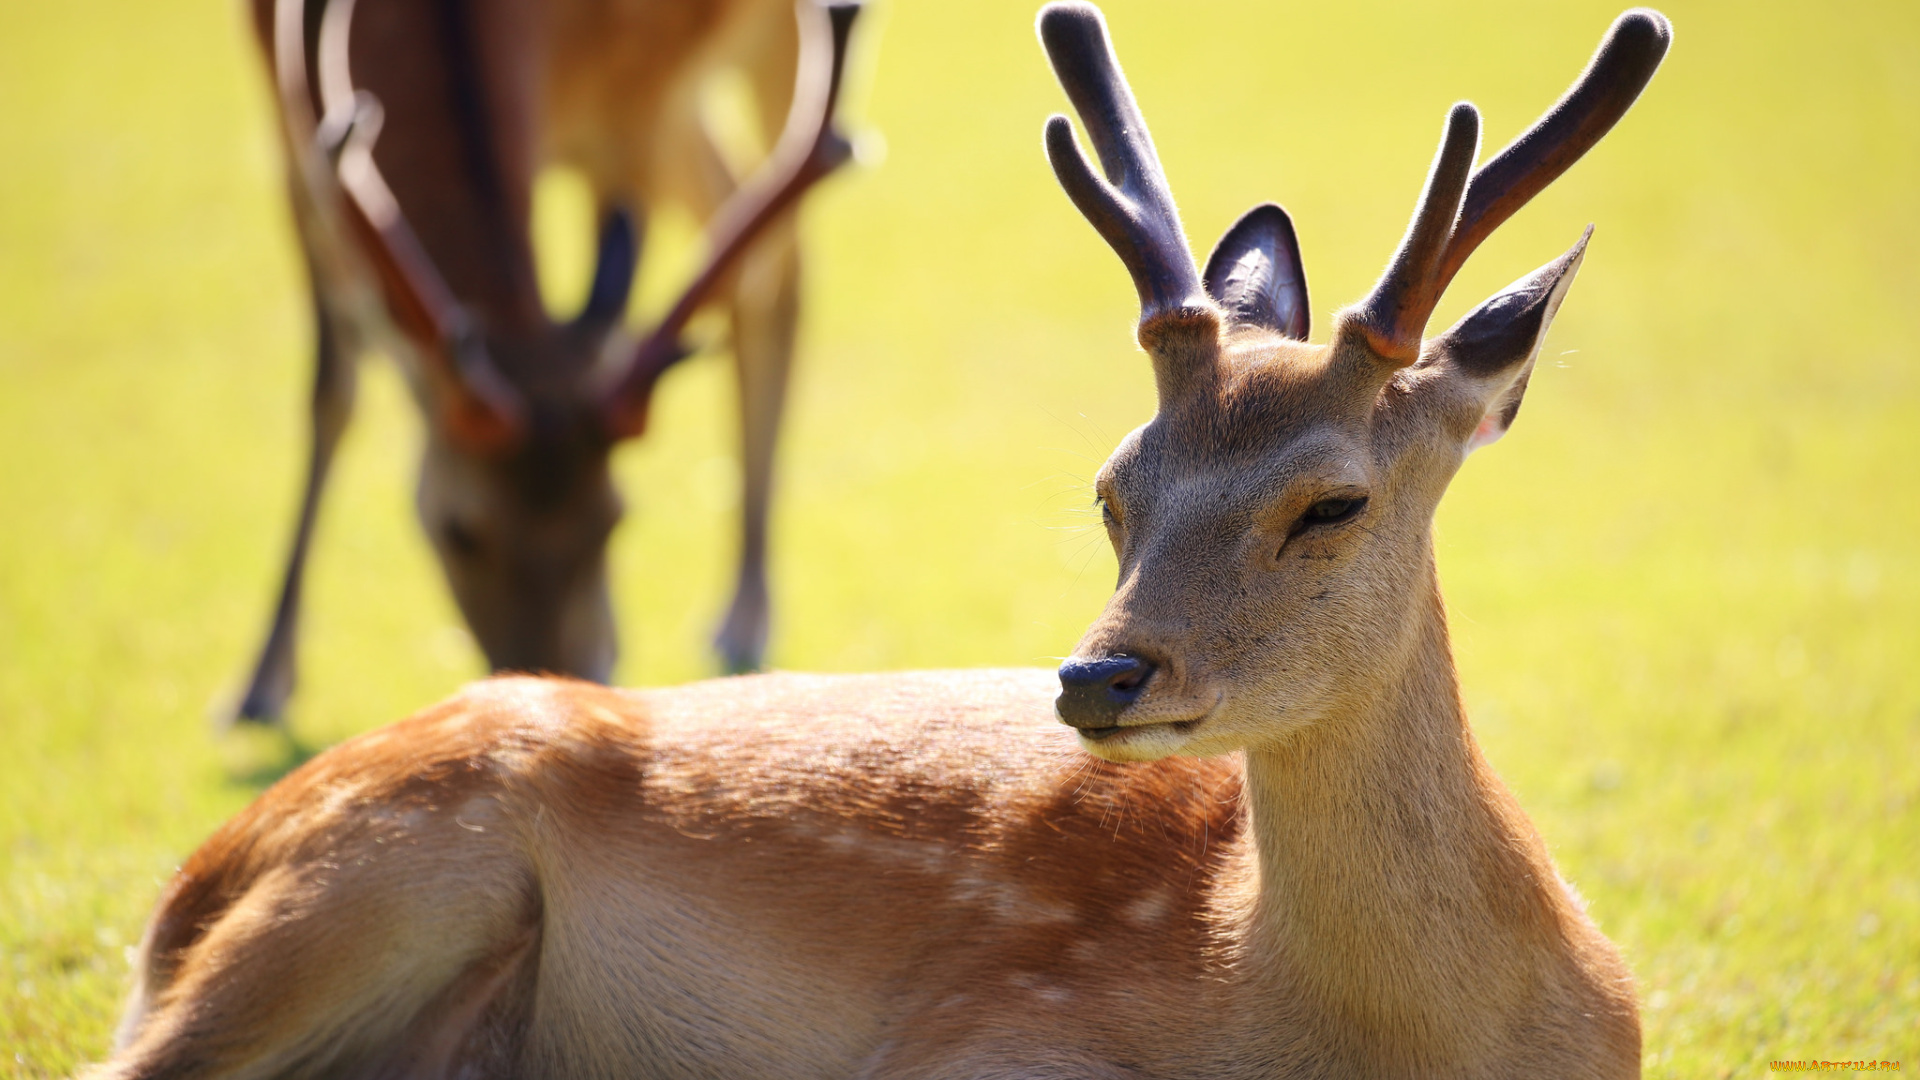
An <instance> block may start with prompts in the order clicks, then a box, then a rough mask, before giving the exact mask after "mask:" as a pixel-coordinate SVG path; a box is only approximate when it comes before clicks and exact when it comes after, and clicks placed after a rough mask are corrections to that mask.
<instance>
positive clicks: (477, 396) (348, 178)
mask: <svg viewBox="0 0 1920 1080" xmlns="http://www.w3.org/2000/svg"><path fill="white" fill-rule="evenodd" d="M353 8H354V0H337V2H335V3H331V4H328V5H327V6H326V7H325V8H324V10H323V13H322V16H321V28H320V37H319V43H318V49H317V60H318V66H319V68H320V75H321V94H320V95H319V97H320V100H321V101H322V102H323V103H324V104H325V106H326V115H325V118H324V119H323V120H322V121H320V122H319V123H315V121H314V115H313V101H314V97H315V95H314V93H313V88H312V84H311V81H310V80H309V78H308V75H307V48H306V46H307V36H306V10H305V9H306V3H305V0H278V3H277V5H276V7H275V10H274V67H275V69H276V76H277V79H276V81H277V84H278V86H279V90H280V103H281V109H282V112H283V113H284V115H285V116H286V123H287V137H288V140H289V142H290V143H291V144H292V147H293V158H294V160H295V161H296V162H297V163H298V164H297V165H296V168H297V169H299V171H300V173H301V176H302V179H303V181H304V183H305V185H306V187H307V189H308V191H309V193H310V194H311V195H312V197H313V198H312V201H313V203H314V209H315V212H317V213H321V214H328V215H331V214H334V213H339V212H344V214H345V217H346V218H347V221H348V223H349V225H350V226H351V228H352V230H353V232H354V233H355V234H356V235H357V236H358V237H359V238H360V241H361V243H360V245H359V246H360V248H361V250H362V254H363V255H364V256H365V257H366V259H367V261H368V262H370V263H371V264H373V267H374V270H375V271H376V272H377V273H378V274H379V275H380V280H381V283H382V284H383V285H384V286H385V292H386V295H387V297H388V300H389V302H390V305H391V307H392V308H393V313H394V316H395V319H396V321H397V322H398V323H399V324H400V326H401V329H402V330H403V331H404V332H405V333H407V334H408V336H410V337H412V338H413V339H414V341H415V343H416V344H417V345H418V346H419V353H420V356H421V357H422V360H423V362H424V367H425V370H424V371H422V372H421V374H422V376H423V378H424V381H425V382H426V383H427V386H428V391H429V393H430V395H431V397H432V399H433V401H434V402H435V404H436V406H437V408H438V409H439V410H440V416H439V417H438V420H439V423H440V424H441V425H442V427H443V429H444V430H446V431H447V432H448V434H449V435H450V436H452V437H453V438H455V439H458V440H459V441H461V442H463V443H465V444H467V445H469V446H472V447H474V448H476V449H480V450H491V451H498V450H502V449H506V448H507V447H510V446H511V445H513V443H514V442H516V441H517V440H518V439H519V438H520V437H521V435H522V434H523V433H524V431H525V426H526V418H525V409H524V406H523V405H522V402H521V400H520V396H519V394H518V392H517V391H515V390H514V388H513V386H512V385H511V384H510V383H508V382H507V381H506V379H504V378H503V377H501V375H500V373H499V371H498V369H496V368H495V367H494V365H493V362H492V360H491V358H489V357H488V355H487V352H486V346H485V344H484V342H483V341H482V340H481V338H480V334H479V330H478V328H477V327H476V326H475V325H474V323H473V320H472V318H471V317H470V316H469V315H468V314H467V312H466V309H465V308H464V307H463V306H462V305H461V304H460V302H459V300H458V299H457V298H456V297H455V296H454V295H453V290H452V289H450V288H449V287H448V286H447V283H446V279H444V278H442V277H441V276H440V273H439V271H438V270H437V269H435V267H434V265H433V260H432V259H431V258H429V257H428V255H427V253H426V250H425V249H424V248H423V247H421V245H420V241H419V238H418V237H417V236H415V235H414V232H413V229H412V228H411V227H410V226H409V225H408V224H407V220H406V217H405V216H404V215H403V214H402V213H401V212H400V204H399V203H398V202H397V201H395V199H394V197H393V191H392V189H390V188H388V187H387V183H386V180H385V179H384V178H382V177H381V175H380V170H379V168H378V166H376V165H375V164H374V160H373V142H374V139H375V138H377V137H378V135H379V131H380V122H381V119H382V113H381V109H380V103H379V101H378V100H377V99H375V98H374V97H373V95H372V94H369V93H367V92H365V91H355V90H354V89H353V86H352V80H351V76H350V74H349V69H348V65H347V39H348V34H349V31H350V29H351V26H352V20H353ZM343 195H344V198H343V197H341V196H343Z"/></svg>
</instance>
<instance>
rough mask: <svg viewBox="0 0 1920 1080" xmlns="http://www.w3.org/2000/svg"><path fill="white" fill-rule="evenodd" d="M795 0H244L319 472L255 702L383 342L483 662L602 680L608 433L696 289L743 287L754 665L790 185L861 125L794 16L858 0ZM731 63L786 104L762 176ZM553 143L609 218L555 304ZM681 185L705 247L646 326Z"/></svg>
mask: <svg viewBox="0 0 1920 1080" xmlns="http://www.w3.org/2000/svg"><path fill="white" fill-rule="evenodd" d="M799 2H800V7H799V10H798V16H799V18H798V20H796V18H795V15H796V11H795V8H794V0H695V2H691V3H669V2H667V0H642V2H636V3H629V4H611V3H605V2H601V0H552V2H547V3H528V2H523V0H485V2H480V3H470V4H469V3H457V2H454V0H378V2H370V3H368V4H367V5H366V10H365V11H364V12H362V13H361V17H360V18H359V19H357V20H356V19H355V17H354V16H355V12H356V8H357V5H356V4H355V2H354V0H331V2H329V0H253V16H254V23H255V29H256V31H257V33H258V36H259V38H260V42H261V45H262V48H263V49H264V50H265V52H266V54H267V56H268V59H269V63H270V66H271V68H272V72H273V76H274V82H275V85H276V88H277V101H278V105H279V119H280V125H281V129H282V132H283V134H284V135H285V142H286V151H287V157H288V162H289V167H288V174H289V188H290V192H291V201H292V204H293V209H294V221H295V224H296V226H297V232H298V235H299V238H300V241H301V247H302V250H303V252H304V255H305V262H306V268H307V272H308V278H309V281H310V284H311V288H312V303H313V311H314V324H315V326H316V328H317V333H316V348H315V368H314V370H315V376H314V384H313V393H312V397H311V402H310V405H311V414H310V420H311V431H310V434H311V448H310V456H309V460H308V466H307V472H306V484H305V492H304V494H303V496H302V499H301V503H300V510H299V515H298V519H297V522H296V525H295V528H294V534H293V542H292V546H291V550H290V551H289V553H288V556H287V561H286V568H285V571H284V575H283V579H282V584H281V587H280V592H279V600H278V603H277V605H276V607H275V610H274V615H273V620H272V625H271V629H270V630H269V632H268V634H267V637H266V640H265V643H264V645H263V646H262V649H261V652H260V654H259V658H258V660H257V662H256V664H255V667H254V669H253V673H252V675H251V677H250V679H249V680H248V683H247V687H246V689H245V691H244V692H243V694H242V695H241V697H240V699H239V703H238V707H237V710H236V712H237V716H236V717H235V718H236V719H240V720H246V721H256V722H264V723H279V722H281V721H282V719H283V717H284V713H285V707H286V704H287V701H288V699H289V697H290V695H291V694H292V692H293V687H294V683H295V680H296V657H295V652H296V648H295V646H296V632H297V626H298V619H299V612H300V602H301V592H302V581H303V578H304V572H305V566H306V562H307V556H308V551H309V548H310V547H311V543H312V537H313V532H314V528H315V525H316V522H317V518H318V514H319V509H320V501H321V496H322V492H323V490H324V488H325V485H326V481H327V477H328V473H329V472H330V469H331V465H332V461H333V458H334V454H335V450H336V448H337V447H338V445H339V442H340V439H341V437H342V435H343V433H344V431H345V429H346V426H347V423H348V420H349V419H350V416H351V413H352V408H353V403H354V398H355V386H356V382H357V379H356V372H355V368H356V362H357V358H358V357H359V356H360V355H361V354H363V353H365V352H367V351H368V350H370V349H373V348H379V349H381V350H383V351H385V352H387V353H388V354H390V355H392V356H393V357H395V358H396V360H397V361H398V362H399V366H400V368H401V370H402V372H403V373H404V374H405V376H406V379H407V382H408V384H409V386H410V389H411V391H412V394H413V396H414V398H415V400H416V401H417V402H418V404H419V406H420V409H421V413H422V415H423V416H424V417H425V420H426V423H425V425H424V427H425V431H426V437H425V440H424V443H425V445H424V448H423V450H422V454H421V461H420V472H419V483H418V486H417V495H416V509H417V512H418V516H419V519H420V521H421V524H422V526H423V527H424V529H425V531H426V534H427V536H428V538H429V540H430V542H431V546H432V548H433V551H434V553H435V555H436V556H437V557H438V559H439V562H440V566H441V569H442V570H443V572H444V575H445V577H446V581H447V584H448V586H449V587H450V589H451V591H452V593H453V597H454V599H455V601H456V603H457V606H458V607H459V610H460V612H461V614H462V615H463V616H464V618H465V620H466V623H467V625H468V627H470V628H471V630H472V632H473V635H474V637H475V639H476V640H477V642H478V644H479V645H480V647H481V650H482V651H483V652H484V653H485V655H486V659H487V662H488V664H489V665H490V666H491V667H492V668H493V669H494V670H497V671H504V670H520V671H543V672H552V673H557V674H566V675H573V676H577V677H581V678H586V679H591V680H595V681H601V682H604V681H606V680H607V679H608V678H609V677H610V676H611V674H612V670H613V665H614V662H615V659H616V657H617V653H618V641H617V634H616V628H615V621H614V616H613V608H612V601H611V596H610V594H609V586H608V578H607V566H606V561H607V543H608V539H609V537H610V536H611V535H612V533H613V530H614V527H615V525H616V524H617V523H618V521H619V519H620V517H621V516H622V503H621V500H620V497H619V494H618V492H617V491H616V490H615V489H614V485H613V482H612V478H611V474H610V472H609V458H610V455H611V453H612V451H613V449H614V448H615V447H616V446H617V445H618V444H619V443H620V442H621V441H622V440H625V439H629V438H632V437H635V436H637V435H640V434H641V433H643V432H644V431H645V429H646V424H647V414H648V404H649V402H650V400H651V397H652V392H653V389H654V387H655V385H656V384H657V383H658V381H659V379H660V377H661V376H662V375H663V374H664V373H665V372H666V371H667V370H668V369H669V368H670V367H671V366H672V365H673V364H674V363H676V362H677V361H679V360H681V359H683V358H684V357H686V356H688V355H690V354H691V353H692V352H694V351H695V349H694V348H693V347H691V346H689V345H688V344H686V343H685V341H684V340H683V335H684V334H685V332H686V330H687V328H688V324H689V323H690V322H691V321H692V319H693V318H694V316H695V315H696V313H698V312H699V311H700V310H701V309H702V308H703V307H716V306H717V307H722V308H724V309H725V315H726V318H727V320H728V325H729V327H730V333H729V337H730V339H731V349H730V351H731V352H732V354H733V358H734V366H735V369H736V374H737V382H738V389H739V395H738V396H739V407H740V462H741V469H742V486H741V496H742V497H741V537H740V549H739V563H738V568H737V573H736V575H735V586H734V595H733V599H732V601H731V603H730V605H729V607H728V610H727V614H726V616H725V618H724V619H723V621H722V623H721V625H720V629H719V631H718V634H717V636H716V639H715V644H716V646H717V648H718V651H719V653H720V658H721V661H722V665H723V666H724V668H725V669H726V670H729V671H744V670H751V669H754V668H757V667H759V665H760V664H761V662H762V659H763V658H764V653H765V648H766V645H767V640H768V631H769V621H770V611H769V598H768V582H767V573H766V557H767V540H768V521H769V513H770V502H771V495H772V482H773V458H774V449H775V441H776V437H777V434H778V429H779V423H780V417H781V413H782V410H783V407H784V400H785V396H786V388H787V382H788V373H789V369H790V366H791V363H792V358H793V351H794V338H795V330H796V325H797V320H798V316H799V269H800V263H799V250H798V244H797V238H796V232H795V225H794V221H793V214H792V208H793V206H794V204H795V203H796V202H797V201H798V199H799V198H800V196H801V195H802V194H803V193H804V192H805V191H806V190H807V189H808V188H809V187H810V186H811V185H813V184H814V183H817V182H818V181H819V180H820V179H822V178H823V177H825V176H826V175H827V174H828V173H830V172H832V171H833V170H834V169H835V168H836V167H837V166H839V165H840V164H842V163H843V162H845V161H846V160H847V159H848V158H849V156H850V152H851V144H850V142H849V141H848V140H847V139H846V138H845V137H844V136H843V135H842V134H841V133H840V132H839V131H838V130H837V129H836V128H834V127H833V126H832V118H833V111H834V105H835V101H836V99H837V96H838V88H839V85H840V65H841V63H842V55H841V53H840V52H839V51H836V49H835V48H833V47H831V46H830V45H828V46H823V47H815V48H812V49H811V50H803V49H802V48H801V46H802V44H803V42H802V40H801V39H802V37H803V36H804V37H805V38H807V39H815V38H819V39H823V40H824V39H827V38H832V37H834V36H835V35H842V36H844V35H845V34H846V33H847V32H848V28H849V27H850V26H851V18H852V16H851V14H850V13H851V12H852V10H853V9H852V8H850V7H847V6H846V5H840V6H838V7H834V8H832V9H831V10H830V11H829V10H828V9H825V8H822V7H820V6H819V5H818V4H817V3H816V2H815V0H799ZM802 51H808V52H809V54H810V55H811V56H812V57H813V58H814V59H813V60H810V61H806V62H803V58H802V56H801V53H802ZM822 64H826V65H827V66H825V67H821V66H820V65H822ZM724 67H734V68H738V69H740V70H742V71H743V72H744V73H745V74H746V76H747V79H748V82H749V83H750V85H751V88H752V94H753V98H754V100H755V102H756V103H757V106H758V109H759V112H760V115H761V116H762V117H766V118H772V117H778V116H782V115H784V116H785V117H786V123H785V127H784V129H783V131H782V133H781V135H780V138H779V140H777V141H775V142H774V143H773V149H772V151H771V152H770V156H769V157H768V159H767V161H766V162H765V163H764V164H763V165H762V167H761V169H760V171H759V172H758V173H757V174H755V175H752V176H747V177H738V176H736V175H735V171H734V169H733V168H732V167H731V166H730V165H729V163H728V160H727V158H726V157H725V156H724V155H723V154H722V153H721V151H720V149H719V148H718V147H717V145H716V143H715V138H714V136H713V134H712V133H711V132H709V131H708V129H707V128H706V126H705V125H704V124H703V123H702V121H701V114H700V107H699V106H700V100H701V98H700V95H701V91H702V88H703V86H704V85H705V83H706V80H707V79H708V78H709V76H710V75H711V74H712V73H713V72H714V71H716V70H719V69H721V68H724ZM815 69H817V70H815ZM309 72H315V73H317V78H310V77H309ZM383 131H384V132H385V133H386V134H385V137H384V138H381V137H380V136H381V133H382V132H383ZM376 140H378V141H377V142H376ZM550 165H551V166H561V167H571V168H573V169H576V170H578V171H579V173H580V174H581V175H582V176H584V177H585V178H586V181H587V183H588V186H589V188H590V190H591V193H592V197H593V201H594V203H595V208H596V209H595V213H596V216H597V218H598V221H599V226H598V248H597V253H596V257H595V265H594V270H593V275H592V282H591V285H590V287H589V289H588V293H587V297H586V300H585V302H584V304H583V305H582V307H581V309H580V310H579V312H578V313H577V314H575V315H574V316H572V317H571V318H568V319H564V320H557V319H555V318H554V317H552V316H551V315H549V313H548V311H547V310H546V307H545V306H544V303H543V301H542V298H541V294H540V290H539V275H538V271H537V267H536V266H535V262H534V254H533V243H532V239H531V235H530V231H531V206H532V190H533V183H534V180H535V178H536V175H537V173H538V172H539V170H540V169H541V168H542V167H545V166H550ZM667 203H678V204H680V205H684V206H686V207H687V208H688V209H690V210H691V211H692V212H693V214H694V216H695V217H696V218H697V219H699V220H702V221H704V222H706V223H707V240H708V245H707V246H708V254H707V259H706V261H705V263H704V264H702V265H701V266H700V268H699V269H698V270H697V271H696V272H695V273H694V274H693V276H692V277H691V278H690V279H689V280H688V282H687V284H686V287H685V288H684V289H683V290H682V291H681V293H680V294H679V295H678V297H677V298H676V299H675V300H674V302H673V303H672V304H670V305H669V306H668V309H667V312H666V314H665V315H664V316H662V317H661V319H660V321H659V322H658V324H657V325H655V326H654V327H653V328H652V329H651V330H650V331H649V332H647V333H645V334H642V335H639V336H637V337H635V336H632V335H629V334H628V333H627V332H626V331H625V329H624V327H623V318H624V314H625V311H626V308H627V303H628V296H629V293H630V292H631V289H632V286H633V281H634V276H635V273H636V267H637V262H638V259H639V257H640V248H641V239H642V236H643V233H644V224H645V221H646V214H647V212H648V211H649V210H650V209H653V208H657V207H658V206H661V205H665V204H667Z"/></svg>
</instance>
